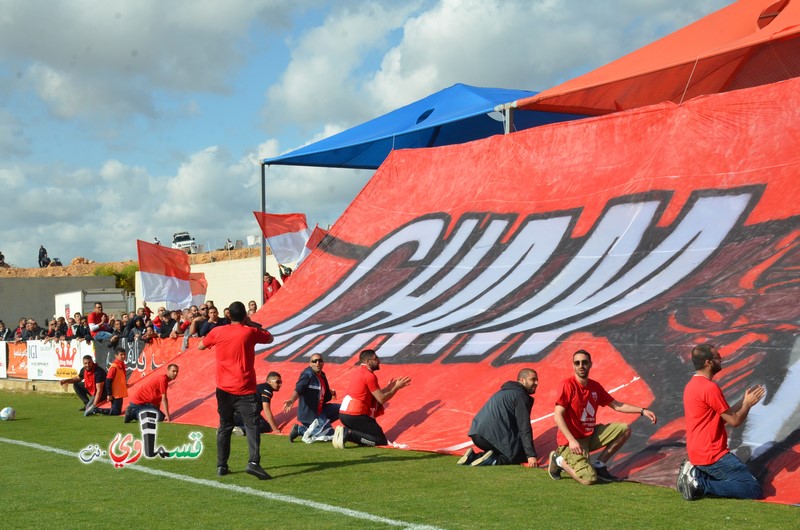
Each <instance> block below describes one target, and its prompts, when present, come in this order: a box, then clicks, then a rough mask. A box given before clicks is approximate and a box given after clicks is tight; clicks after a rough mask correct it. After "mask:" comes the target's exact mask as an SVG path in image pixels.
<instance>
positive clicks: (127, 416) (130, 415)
mask: <svg viewBox="0 0 800 530" xmlns="http://www.w3.org/2000/svg"><path fill="white" fill-rule="evenodd" d="M133 420H134V418H133V409H131V408H130V407H128V408H127V409H125V420H124V421H125V423H130V422H132V421H133Z"/></svg>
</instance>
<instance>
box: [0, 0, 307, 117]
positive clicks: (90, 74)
mask: <svg viewBox="0 0 800 530" xmlns="http://www.w3.org/2000/svg"><path fill="white" fill-rule="evenodd" d="M303 4H304V3H303V2H301V3H300V7H302V5H303ZM296 9H298V6H297V5H296V4H293V3H290V2H278V1H271V0H260V1H259V0H226V1H225V2H218V1H216V0H191V1H180V0H175V1H171V2H170V3H169V4H168V5H167V4H165V3H164V2H161V1H158V0H137V1H135V2H130V1H126V0H105V1H103V2H97V1H95V0H64V1H60V2H42V1H27V0H19V1H9V2H4V3H3V16H2V18H0V59H5V60H10V61H13V62H14V63H15V64H17V65H18V66H19V68H20V71H23V72H27V73H28V75H30V76H32V80H31V85H32V86H33V87H34V89H35V90H36V92H37V94H39V96H40V97H41V98H42V100H43V101H44V103H45V104H46V105H47V106H48V107H49V108H50V110H51V112H52V113H53V114H54V115H55V116H57V117H60V118H73V117H76V116H106V117H114V116H121V115H125V114H126V113H130V112H134V113H141V114H144V115H148V116H151V115H152V114H153V112H154V109H155V106H156V105H155V103H154V102H153V96H154V92H155V91H168V92H172V93H178V92H182V91H195V92H212V93H224V92H226V91H228V90H230V89H231V77H232V75H231V74H232V73H233V72H235V71H236V69H237V68H238V67H239V66H241V64H242V63H243V60H244V55H243V54H244V53H245V52H246V51H247V49H246V46H245V45H243V43H242V37H243V36H244V35H246V33H247V31H248V29H249V27H250V25H251V24H253V22H254V21H258V22H259V23H260V24H263V25H264V26H265V27H269V24H270V21H271V20H277V21H281V22H283V21H285V19H286V16H287V13H288V12H291V11H293V10H296Z"/></svg>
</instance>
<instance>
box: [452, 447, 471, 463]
mask: <svg viewBox="0 0 800 530" xmlns="http://www.w3.org/2000/svg"><path fill="white" fill-rule="evenodd" d="M473 460H475V451H473V450H472V447H470V448H469V449H467V452H466V453H464V456H462V457H461V458H459V459H458V462H456V465H459V466H468V465H470V464H472V461H473Z"/></svg>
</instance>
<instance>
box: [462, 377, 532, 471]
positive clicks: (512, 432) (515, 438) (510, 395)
mask: <svg viewBox="0 0 800 530" xmlns="http://www.w3.org/2000/svg"><path fill="white" fill-rule="evenodd" d="M538 384H539V376H538V375H537V374H536V371H535V370H531V369H530V368H523V369H522V370H520V371H519V373H518V374H517V380H516V381H508V382H506V383H503V385H502V386H501V387H500V390H499V391H498V392H497V393H496V394H494V395H493V396H492V397H490V398H489V401H487V402H486V404H485V405H483V407H482V408H481V410H479V411H478V414H477V415H476V416H475V419H474V420H472V426H471V427H470V429H469V437H470V438H472V443H474V444H475V446H477V447H478V448H479V449H483V451H484V452H483V453H476V452H475V450H473V449H472V448H471V447H470V448H469V449H468V450H467V452H466V453H464V456H463V457H461V459H460V460H459V461H458V464H459V465H472V466H500V465H509V464H525V463H527V465H528V467H537V463H536V448H535V447H534V445H533V431H532V430H531V409H532V408H533V397H531V395H532V394H533V393H535V392H536V387H537V386H538Z"/></svg>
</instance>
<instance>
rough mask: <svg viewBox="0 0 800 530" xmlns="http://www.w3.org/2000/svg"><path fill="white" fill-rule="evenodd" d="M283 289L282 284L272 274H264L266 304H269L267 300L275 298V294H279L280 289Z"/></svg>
mask: <svg viewBox="0 0 800 530" xmlns="http://www.w3.org/2000/svg"><path fill="white" fill-rule="evenodd" d="M280 288H281V284H280V283H279V282H278V280H276V279H275V278H274V277H273V276H272V275H271V274H270V273H268V272H265V273H264V303H267V300H269V299H270V298H272V297H273V296H275V293H277V292H278V289H280Z"/></svg>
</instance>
